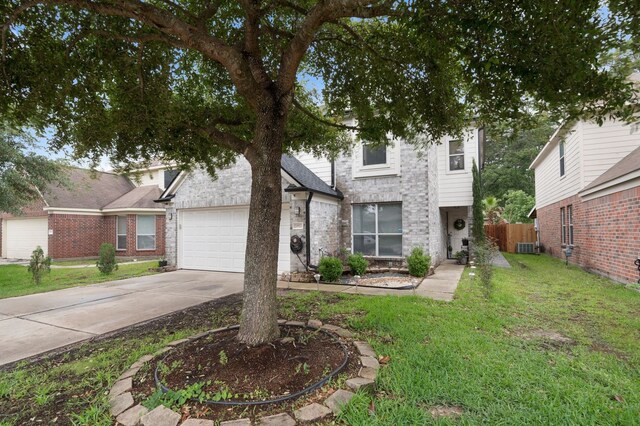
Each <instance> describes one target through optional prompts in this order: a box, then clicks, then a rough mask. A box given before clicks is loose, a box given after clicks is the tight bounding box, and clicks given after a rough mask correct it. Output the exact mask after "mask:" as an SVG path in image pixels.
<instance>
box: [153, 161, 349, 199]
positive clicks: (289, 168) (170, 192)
mask: <svg viewBox="0 0 640 426" xmlns="http://www.w3.org/2000/svg"><path fill="white" fill-rule="evenodd" d="M280 167H281V168H282V170H284V171H285V172H286V173H287V174H288V175H289V176H291V177H292V178H293V179H294V180H295V181H296V183H297V184H298V186H296V185H291V186H289V188H286V189H285V191H287V192H295V191H311V192H316V193H320V194H324V195H328V196H330V197H335V198H338V199H340V200H342V199H343V198H344V196H343V195H342V192H340V191H339V190H337V189H334V188H332V187H330V186H329V185H327V184H326V183H325V182H324V181H323V180H322V179H320V178H319V177H318V176H317V175H316V174H315V173H313V172H312V171H311V170H309V169H308V168H307V167H306V166H305V165H304V164H302V163H301V162H300V161H299V160H298V159H296V158H294V157H292V156H290V155H283V156H282V158H281V160H280ZM186 173H187V172H184V171H182V172H180V175H179V176H178V177H176V178H175V179H184V176H185V174H186ZM175 179H174V180H175ZM178 188H179V186H178V187H177V188H171V187H170V186H167V188H166V189H165V190H164V192H163V193H162V194H161V195H160V197H159V198H157V199H156V200H155V202H156V203H164V202H167V201H169V200H171V199H172V198H173V197H174V196H175V193H176V192H177V191H178Z"/></svg>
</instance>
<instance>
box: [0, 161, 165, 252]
mask: <svg viewBox="0 0 640 426" xmlns="http://www.w3.org/2000/svg"><path fill="white" fill-rule="evenodd" d="M166 169H167V167H165V166H160V165H154V166H153V167H150V168H149V169H147V170H144V171H141V172H139V173H138V175H137V178H136V179H135V180H133V181H132V180H131V179H129V178H127V177H125V176H120V175H117V174H114V173H107V172H91V171H90V170H85V169H80V168H69V169H68V171H67V172H66V173H67V177H68V184H65V185H57V184H51V185H49V186H48V187H47V189H46V190H45V191H43V193H42V196H41V198H40V199H39V200H37V201H36V202H34V203H32V204H31V205H29V206H28V207H26V208H25V209H24V210H23V214H22V215H20V216H12V215H10V214H6V213H5V214H0V232H1V235H0V237H1V238H0V254H1V255H2V256H1V257H8V258H22V259H25V258H29V257H30V256H31V252H32V251H33V250H34V249H35V248H36V247H37V246H40V247H42V249H43V250H44V252H45V254H48V255H49V256H51V257H52V258H54V259H68V258H80V257H95V256H97V255H98V251H99V248H100V245H101V244H102V243H111V244H113V245H114V246H115V247H116V250H117V251H116V255H117V256H136V257H141V256H159V255H163V254H164V238H165V229H164V222H165V210H164V208H162V206H159V205H158V204H157V203H155V202H154V200H156V199H157V198H158V197H159V196H160V194H161V192H162V190H163V189H164V188H165V180H164V176H165V174H166V175H167V181H170V180H172V179H173V177H175V172H172V171H169V170H166ZM134 182H136V183H137V185H136V183H134Z"/></svg>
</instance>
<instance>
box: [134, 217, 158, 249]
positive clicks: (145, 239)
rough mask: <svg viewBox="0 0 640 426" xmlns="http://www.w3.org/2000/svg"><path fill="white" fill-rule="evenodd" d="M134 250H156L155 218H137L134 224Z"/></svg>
mask: <svg viewBox="0 0 640 426" xmlns="http://www.w3.org/2000/svg"><path fill="white" fill-rule="evenodd" d="M136 248H137V249H138V250H155V249H156V217H155V216H138V217H137V223H136Z"/></svg>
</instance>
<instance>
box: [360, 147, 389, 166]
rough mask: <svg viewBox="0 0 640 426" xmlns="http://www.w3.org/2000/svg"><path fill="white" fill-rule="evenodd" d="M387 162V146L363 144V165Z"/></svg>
mask: <svg viewBox="0 0 640 426" xmlns="http://www.w3.org/2000/svg"><path fill="white" fill-rule="evenodd" d="M380 164H387V147H386V146H384V145H383V146H372V145H367V144H364V145H362V165H363V166H375V165H380Z"/></svg>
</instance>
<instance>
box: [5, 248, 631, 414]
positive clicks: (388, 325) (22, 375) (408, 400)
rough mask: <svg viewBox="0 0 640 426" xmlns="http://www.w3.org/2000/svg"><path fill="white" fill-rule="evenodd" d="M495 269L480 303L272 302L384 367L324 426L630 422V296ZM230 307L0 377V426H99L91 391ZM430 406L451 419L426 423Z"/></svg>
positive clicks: (532, 260)
mask: <svg viewBox="0 0 640 426" xmlns="http://www.w3.org/2000/svg"><path fill="white" fill-rule="evenodd" d="M507 259H508V260H509V261H510V262H511V264H512V265H513V268H512V269H509V270H506V269H496V271H495V275H494V281H495V290H494V294H493V297H492V299H491V300H489V301H487V300H485V299H484V298H483V296H482V293H481V291H480V289H479V288H478V284H477V283H476V282H473V281H472V279H471V278H470V277H469V276H468V274H467V273H466V272H465V274H464V276H463V280H462V282H461V284H460V286H459V288H458V291H457V294H456V299H455V300H454V301H453V302H451V303H446V302H436V301H432V300H427V299H422V298H419V297H413V296H407V297H366V296H355V295H353V296H347V295H333V294H327V293H324V294H318V293H313V292H307V293H298V292H288V293H286V294H284V295H282V296H281V297H280V315H281V317H284V318H288V319H294V318H295V319H308V318H320V319H322V320H324V321H326V322H332V323H335V324H339V325H346V326H348V327H350V328H351V329H352V330H354V331H355V332H356V333H357V334H359V337H360V338H364V339H367V340H369V341H370V342H371V343H372V345H373V346H374V348H375V349H376V351H377V352H378V354H383V355H388V356H390V357H391V361H390V363H389V364H388V365H387V366H385V367H383V369H382V370H381V374H380V376H379V378H378V391H377V393H376V394H375V395H374V396H368V395H365V394H358V395H357V396H356V398H355V399H354V400H353V402H352V403H351V404H350V406H349V407H348V409H347V411H346V412H345V413H344V414H343V416H342V417H341V418H340V419H339V421H338V423H339V424H351V425H424V424H454V423H460V424H478V425H481V424H492V425H494V424H504V425H521V424H553V425H609V424H610V425H620V424H624V425H628V424H629V425H630V424H640V344H639V342H640V293H638V292H636V291H634V290H631V289H628V288H625V287H624V286H622V285H619V284H614V283H612V282H611V281H608V280H606V279H603V278H599V277H596V276H594V275H590V274H587V273H585V272H583V271H581V270H579V269H577V268H574V267H571V266H570V267H568V268H567V267H565V266H564V264H563V263H562V262H560V261H558V260H555V259H551V258H549V257H546V256H539V257H537V256H531V255H529V256H526V255H507ZM238 300H239V298H236V299H234V300H231V301H228V300H224V301H220V303H218V304H217V305H206V309H207V310H206V311H202V309H205V308H199V309H201V311H198V312H194V311H191V310H186V311H185V312H184V313H182V314H180V318H182V320H181V321H182V322H179V323H177V322H176V321H177V319H176V318H173V319H171V320H169V319H166V320H164V319H163V320H162V321H165V322H163V323H159V324H158V325H156V326H155V328H153V329H147V330H146V331H144V332H142V331H140V332H136V333H134V332H128V333H129V334H126V333H125V334H122V335H119V336H115V337H111V338H109V339H107V340H104V341H98V342H90V343H87V344H85V345H83V346H82V347H81V348H79V349H77V350H74V351H72V352H70V353H68V354H66V355H64V356H58V357H56V358H54V359H52V360H48V361H43V362H41V363H39V364H37V365H33V366H20V367H18V368H17V369H15V370H13V371H11V372H4V373H0V413H6V414H5V418H4V419H5V420H4V422H5V424H7V425H13V424H23V423H28V422H29V420H30V419H32V418H36V419H50V418H51V417H53V416H54V415H56V413H59V414H58V415H59V418H58V424H67V423H69V422H71V423H73V424H91V425H103V424H104V425H107V424H111V423H110V420H109V417H108V404H107V397H106V396H105V391H106V390H107V389H108V385H110V384H111V383H113V381H114V380H115V378H116V377H117V376H118V375H119V374H120V373H121V372H122V371H124V369H126V367H127V365H128V364H130V363H131V362H133V361H134V360H135V359H136V358H137V357H139V356H140V355H141V354H143V353H146V352H150V351H153V350H155V349H157V348H160V347H162V345H163V344H164V343H166V342H168V341H169V340H171V339H174V338H180V337H182V336H185V335H189V334H191V333H194V332H196V331H199V330H204V329H207V328H211V327H215V326H219V325H221V324H223V323H225V324H230V323H234V322H236V321H237V315H238V303H239V302H238ZM212 303H213V302H212ZM203 306H205V305H203ZM194 309H197V308H194ZM132 333H133V334H132ZM567 339H570V340H567ZM372 403H373V404H372ZM372 406H373V407H374V410H373V412H372V410H370V408H371V407H372ZM435 406H456V407H460V408H461V409H462V413H463V414H462V416H461V417H459V418H447V417H440V418H437V419H436V418H434V417H433V416H432V415H431V414H430V409H432V408H433V407H435ZM54 410H57V411H54ZM2 419H3V417H1V416H0V424H2Z"/></svg>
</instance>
